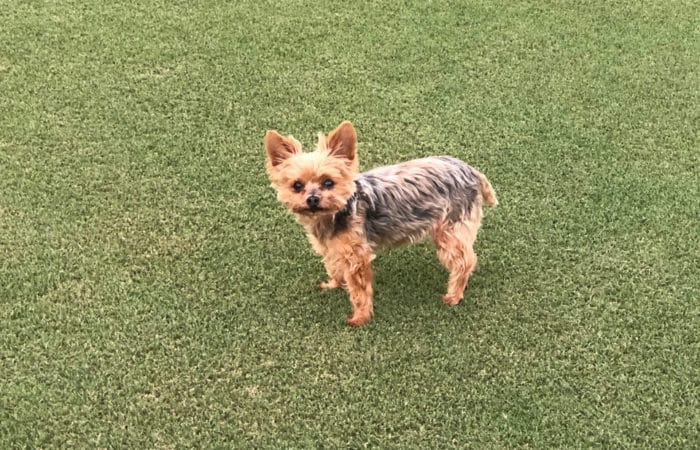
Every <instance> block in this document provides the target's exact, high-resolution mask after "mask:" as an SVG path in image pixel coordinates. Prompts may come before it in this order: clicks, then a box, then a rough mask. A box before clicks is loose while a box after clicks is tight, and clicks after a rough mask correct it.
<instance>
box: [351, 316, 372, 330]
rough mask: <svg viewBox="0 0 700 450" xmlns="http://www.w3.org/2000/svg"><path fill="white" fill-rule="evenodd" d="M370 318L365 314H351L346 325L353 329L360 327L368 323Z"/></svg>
mask: <svg viewBox="0 0 700 450" xmlns="http://www.w3.org/2000/svg"><path fill="white" fill-rule="evenodd" d="M370 318H371V316H369V315H367V314H353V315H352V316H350V317H348V325H350V326H351V327H354V328H357V327H361V326H362V325H364V324H366V323H367V322H369V319H370Z"/></svg>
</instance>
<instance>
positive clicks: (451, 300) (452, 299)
mask: <svg viewBox="0 0 700 450" xmlns="http://www.w3.org/2000/svg"><path fill="white" fill-rule="evenodd" d="M461 300H462V297H456V296H454V295H450V294H445V295H443V296H442V302H443V303H444V304H446V305H450V306H455V305H458V304H459V302H460V301H461Z"/></svg>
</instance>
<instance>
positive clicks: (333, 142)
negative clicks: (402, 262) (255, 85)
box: [265, 121, 498, 327]
mask: <svg viewBox="0 0 700 450" xmlns="http://www.w3.org/2000/svg"><path fill="white" fill-rule="evenodd" d="M265 148H266V150H267V173H268V175H269V176H270V180H271V181H272V186H273V187H274V188H275V189H276V190H277V194H278V195H277V196H278V198H279V200H280V201H281V202H282V203H284V204H285V205H286V206H287V207H288V208H289V209H290V210H291V211H292V212H293V213H294V214H295V215H296V217H297V219H298V221H299V222H300V223H301V224H302V225H303V226H304V228H305V229H306V234H307V235H308V238H309V241H311V245H312V246H313V248H314V250H315V251H316V252H317V253H318V254H319V255H321V256H322V257H323V262H324V265H325V267H326V271H327V272H328V276H329V280H328V281H326V282H323V283H321V287H322V288H323V289H333V288H339V287H343V288H345V289H346V290H347V292H348V294H349V296H350V302H351V303H352V308H353V310H352V315H351V316H350V317H348V319H347V320H348V324H349V325H351V326H353V327H359V326H361V325H364V324H365V323H367V321H369V320H370V318H371V317H372V312H373V310H372V269H371V262H372V260H373V259H374V257H375V254H374V252H375V250H376V249H378V248H380V247H392V246H397V245H400V244H404V243H409V242H410V243H413V242H416V241H418V240H421V239H422V238H424V237H427V236H430V237H431V238H432V240H433V242H435V246H436V248H437V254H438V257H439V259H440V262H441V263H442V264H443V265H444V266H445V267H446V268H447V269H448V270H449V272H450V275H449V281H448V284H447V293H446V294H445V295H444V296H443V297H442V300H443V301H444V302H445V303H446V304H448V305H456V304H458V303H459V302H460V300H462V298H463V296H464V289H465V288H466V286H467V281H468V280H469V276H470V275H471V273H472V271H473V270H474V268H475V267H476V260H477V258H476V254H475V253H474V249H473V244H474V241H475V239H476V234H477V232H478V230H479V227H480V226H481V217H482V215H483V211H482V205H483V204H487V205H496V204H497V203H498V201H497V199H496V193H495V192H494V190H493V188H492V187H491V183H489V181H488V180H487V179H486V177H485V176H484V175H483V174H482V173H481V172H479V171H478V170H476V169H475V168H473V167H471V166H469V165H467V164H465V163H464V162H462V161H460V160H458V159H455V158H452V157H449V156H436V157H428V158H422V159H416V160H412V161H407V162H404V163H400V164H396V165H392V166H385V167H378V168H376V169H372V170H369V171H367V172H362V173H360V172H359V164H358V159H357V135H356V133H355V128H354V127H353V125H352V123H350V122H348V121H346V122H343V123H342V124H340V126H338V128H336V129H335V130H333V131H331V132H330V134H329V135H328V136H327V137H326V136H324V135H323V133H319V138H318V146H317V148H316V150H315V151H313V152H310V153H305V152H303V151H302V147H301V144H300V143H299V141H297V140H296V139H294V138H293V137H292V136H286V137H285V136H282V135H280V134H279V133H278V132H276V131H268V132H267V134H266V135H265Z"/></svg>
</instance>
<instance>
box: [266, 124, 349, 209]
mask: <svg viewBox="0 0 700 450" xmlns="http://www.w3.org/2000/svg"><path fill="white" fill-rule="evenodd" d="M356 147H357V137H356V134H355V129H354V128H353V126H352V124H351V123H350V122H343V123H342V124H341V125H340V126H339V127H338V128H336V129H335V130H333V131H332V132H331V133H330V134H329V135H328V137H327V138H326V137H325V136H324V135H323V134H321V135H319V142H318V148H317V149H316V150H315V151H314V152H310V153H305V152H303V151H302V148H301V144H300V143H299V141H297V140H296V139H294V138H293V137H292V136H286V137H285V136H282V135H280V134H279V133H278V132H276V131H268V132H267V134H266V135H265V149H266V150H267V173H268V175H269V176H270V180H271V181H272V186H273V187H274V188H275V189H276V190H277V197H278V198H279V200H280V201H281V202H282V203H284V204H285V205H286V206H287V207H288V208H289V209H290V210H291V211H292V212H294V213H295V214H299V215H302V216H305V217H309V218H314V217H323V216H327V215H329V214H335V213H336V212H338V211H340V210H342V209H343V208H344V207H345V205H346V203H347V201H348V199H349V198H350V197H351V196H352V194H353V193H354V192H355V178H356V177H357V173H358V163H357V152H356Z"/></svg>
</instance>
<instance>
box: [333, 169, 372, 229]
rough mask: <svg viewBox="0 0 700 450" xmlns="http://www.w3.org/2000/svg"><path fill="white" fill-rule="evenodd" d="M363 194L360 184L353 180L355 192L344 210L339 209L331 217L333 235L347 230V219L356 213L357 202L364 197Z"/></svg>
mask: <svg viewBox="0 0 700 450" xmlns="http://www.w3.org/2000/svg"><path fill="white" fill-rule="evenodd" d="M364 195H365V194H364V192H363V191H362V188H361V186H360V183H358V182H357V180H355V192H354V193H353V194H352V195H351V196H350V198H349V199H348V201H347V203H345V208H343V209H341V210H340V211H338V212H337V213H335V215H334V216H333V234H337V233H340V232H342V231H344V230H346V229H347V228H348V225H349V224H348V219H349V218H350V216H353V215H355V213H356V212H357V201H358V200H359V199H360V198H362V197H364Z"/></svg>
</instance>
